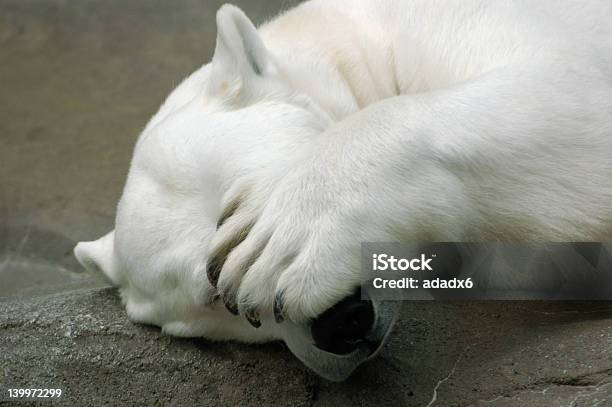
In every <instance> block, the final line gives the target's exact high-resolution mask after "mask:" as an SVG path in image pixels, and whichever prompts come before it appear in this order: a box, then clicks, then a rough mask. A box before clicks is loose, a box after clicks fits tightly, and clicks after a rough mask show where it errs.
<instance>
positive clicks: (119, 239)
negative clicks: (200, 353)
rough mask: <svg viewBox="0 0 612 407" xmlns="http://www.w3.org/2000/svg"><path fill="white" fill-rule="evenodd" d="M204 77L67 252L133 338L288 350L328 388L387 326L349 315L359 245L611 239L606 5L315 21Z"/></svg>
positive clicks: (433, 10)
mask: <svg viewBox="0 0 612 407" xmlns="http://www.w3.org/2000/svg"><path fill="white" fill-rule="evenodd" d="M217 26H218V37H217V45H216V49H215V53H214V57H213V59H212V62H211V63H209V64H207V65H205V66H203V67H202V68H200V69H199V70H197V71H196V72H194V73H193V74H192V75H191V76H190V77H188V78H187V79H186V80H185V81H184V82H183V83H182V84H181V85H180V86H178V88H177V89H176V90H174V91H173V92H172V93H171V94H170V96H169V97H168V99H167V100H166V102H165V103H164V104H163V105H162V107H161V108H160V110H159V112H158V113H157V114H156V115H155V116H154V117H153V118H152V119H151V121H150V122H149V123H148V125H147V126H146V128H145V129H144V131H143V132H142V134H141V136H140V138H139V140H138V142H137V145H136V147H135V151H134V156H133V160H132V164H131V168H130V172H129V174H128V179H127V183H126V186H125V190H124V193H123V197H122V198H121V201H120V202H119V205H118V211H117V218H116V228H115V230H114V231H113V232H110V233H109V234H107V235H106V236H104V237H102V238H100V239H99V240H97V241H94V242H81V243H79V244H78V245H77V247H76V248H75V253H76V256H77V258H78V260H79V261H80V262H81V264H83V266H85V267H86V268H87V269H90V270H101V271H102V272H103V273H104V274H105V275H106V276H107V277H108V278H109V279H110V281H111V282H112V283H113V284H114V285H116V286H118V287H119V288H120V291H121V296H122V299H123V301H124V303H125V306H126V308H127V313H128V315H129V317H130V318H131V319H132V320H134V321H139V322H144V323H150V324H155V325H158V326H161V327H162V329H163V331H164V332H167V333H169V334H171V335H177V336H202V337H206V338H210V339H213V340H239V341H247V342H263V341H269V340H277V339H282V340H285V341H286V342H287V343H288V345H289V347H290V348H291V350H292V351H293V352H294V353H295V354H296V355H297V356H298V357H299V358H300V359H301V360H302V361H303V362H304V363H306V365H308V366H310V367H311V368H312V369H314V370H315V371H317V372H318V373H319V374H321V375H322V376H324V377H327V378H329V379H332V380H341V379H344V378H345V377H347V376H348V374H350V372H351V371H352V370H353V369H354V368H355V367H356V366H357V365H358V364H359V363H361V362H363V361H364V360H366V359H367V358H369V357H371V356H372V355H373V354H374V353H375V352H376V350H377V349H379V348H380V346H381V344H382V342H383V341H384V338H385V336H386V335H387V334H388V332H389V330H390V327H391V325H392V322H393V318H394V315H395V314H396V313H397V306H396V305H394V304H392V303H388V302H383V301H378V300H377V299H376V298H371V299H370V301H359V299H358V297H355V294H354V293H355V290H356V288H358V287H359V284H360V282H361V281H360V280H361V276H360V270H359V269H360V262H359V260H360V259H359V256H360V250H359V247H360V243H361V242H366V241H379V242H384V241H473V240H477V241H486V240H498V241H499V240H530V241H591V240H605V239H606V238H609V237H611V236H612V233H611V232H612V158H611V157H612V5H611V3H610V2H609V1H607V0H592V1H588V2H582V1H578V0H563V1H552V0H546V1H538V2H534V1H531V0H515V1H504V0H462V1H447V0H429V1H424V0H410V1H392V0H386V1H367V0H359V1H353V2H351V3H350V6H349V5H348V4H347V3H346V2H344V1H322V0H313V1H309V2H307V3H304V4H302V5H300V6H299V7H297V8H295V9H293V10H290V11H288V12H286V13H284V14H282V15H281V16H279V17H277V18H276V19H274V20H273V21H271V22H269V23H268V24H265V25H264V26H262V27H261V28H260V29H259V30H256V29H255V28H254V27H253V25H252V23H251V22H250V21H249V19H248V18H247V17H246V16H245V15H244V14H243V13H242V12H241V11H240V10H239V9H237V8H236V7H233V6H229V5H226V6H223V7H222V8H221V9H220V10H219V12H218V14H217Z"/></svg>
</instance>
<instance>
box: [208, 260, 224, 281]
mask: <svg viewBox="0 0 612 407" xmlns="http://www.w3.org/2000/svg"><path fill="white" fill-rule="evenodd" d="M222 268H223V263H221V262H220V261H219V258H218V257H216V256H215V257H213V258H212V259H211V260H210V261H209V262H208V264H207V265H206V276H207V277H208V281H209V282H210V284H211V285H212V286H213V287H215V288H217V283H218V282H219V275H220V274H221V269H222Z"/></svg>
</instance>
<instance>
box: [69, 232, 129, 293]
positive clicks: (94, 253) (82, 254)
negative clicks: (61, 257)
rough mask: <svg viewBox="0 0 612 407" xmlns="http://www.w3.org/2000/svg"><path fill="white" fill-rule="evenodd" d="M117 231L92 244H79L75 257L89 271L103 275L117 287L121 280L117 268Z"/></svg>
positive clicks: (75, 250) (75, 249)
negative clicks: (115, 256) (115, 257)
mask: <svg viewBox="0 0 612 407" xmlns="http://www.w3.org/2000/svg"><path fill="white" fill-rule="evenodd" d="M114 255H115V231H112V232H110V233H108V234H106V235H104V236H102V237H101V238H99V239H98V240H95V241H92V242H79V244H77V245H76V247H75V248H74V256H75V257H76V258H77V260H78V261H79V263H81V265H82V266H83V267H85V269H87V271H89V272H92V273H96V274H102V275H103V276H105V277H106V278H107V279H108V280H109V281H110V283H111V284H113V285H115V286H117V285H119V284H120V281H119V280H120V279H119V276H118V274H117V270H116V268H115V261H114Z"/></svg>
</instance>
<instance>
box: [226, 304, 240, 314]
mask: <svg viewBox="0 0 612 407" xmlns="http://www.w3.org/2000/svg"><path fill="white" fill-rule="evenodd" d="M223 303H224V304H225V308H227V310H228V311H229V312H231V313H232V314H234V315H238V305H237V304H236V303H235V302H232V301H227V302H225V301H224V302H223Z"/></svg>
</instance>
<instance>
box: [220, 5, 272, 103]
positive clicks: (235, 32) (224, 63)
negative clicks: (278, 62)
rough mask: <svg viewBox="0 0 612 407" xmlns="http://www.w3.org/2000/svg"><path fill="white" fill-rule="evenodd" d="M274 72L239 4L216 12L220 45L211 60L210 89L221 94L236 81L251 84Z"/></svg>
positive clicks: (257, 35) (263, 47)
mask: <svg viewBox="0 0 612 407" xmlns="http://www.w3.org/2000/svg"><path fill="white" fill-rule="evenodd" d="M273 72H274V67H273V64H272V61H271V58H270V55H269V53H268V50H267V49H266V47H265V45H264V43H263V41H262V39H261V37H260V36H259V33H258V32H257V30H256V29H255V26H254V25H253V23H252V22H251V20H249V18H248V17H247V16H246V15H245V14H244V13H243V12H242V10H240V9H239V8H238V7H236V6H232V5H229V4H225V5H223V6H222V7H221V8H220V9H219V11H218V12H217V45H216V47H215V53H214V56H213V59H212V62H211V76H210V82H209V86H208V91H209V93H211V94H218V93H220V92H222V91H224V90H226V89H228V88H231V87H233V85H236V84H237V82H238V84H239V86H242V87H243V86H248V84H249V83H251V82H253V81H254V80H256V79H257V78H258V77H264V76H266V75H270V74H272V73H273Z"/></svg>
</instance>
